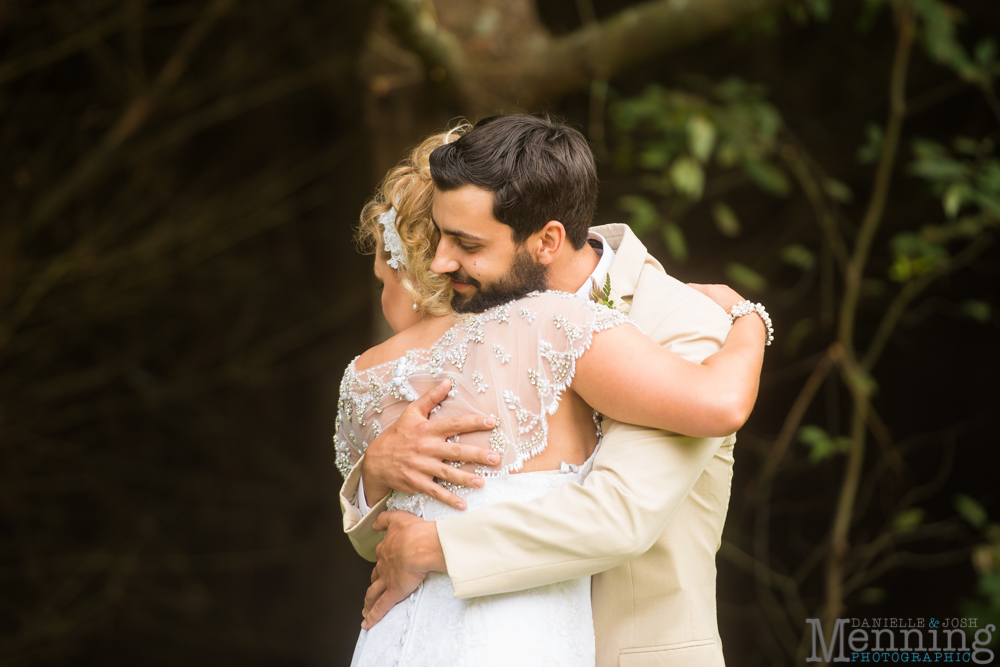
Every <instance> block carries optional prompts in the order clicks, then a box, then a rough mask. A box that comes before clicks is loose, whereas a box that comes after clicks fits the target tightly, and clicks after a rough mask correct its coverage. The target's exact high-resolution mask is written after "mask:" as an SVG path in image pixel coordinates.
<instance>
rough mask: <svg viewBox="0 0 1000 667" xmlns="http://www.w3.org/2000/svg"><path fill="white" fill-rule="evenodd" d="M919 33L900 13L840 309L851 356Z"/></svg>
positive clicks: (907, 15)
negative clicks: (885, 109)
mask: <svg viewBox="0 0 1000 667" xmlns="http://www.w3.org/2000/svg"><path fill="white" fill-rule="evenodd" d="M915 30H916V19H915V17H914V16H913V14H912V13H911V12H910V11H909V10H906V9H901V10H900V12H899V37H898V39H897V42H896V55H895V57H894V59H893V63H892V77H891V81H890V87H889V120H888V122H887V123H886V130H885V139H884V140H883V142H882V150H881V152H880V153H879V161H878V167H877V168H876V170H875V182H874V186H873V188H872V196H871V199H870V200H869V202H868V209H867V210H866V211H865V217H864V219H863V220H862V222H861V229H860V231H859V232H858V240H857V243H856V244H855V246H854V253H853V254H852V256H851V263H850V264H849V265H848V268H847V274H846V276H845V280H844V283H845V285H844V287H845V289H844V300H843V302H842V303H841V308H840V331H839V338H840V343H841V344H842V345H843V346H844V348H845V350H846V351H847V353H848V354H849V355H851V356H853V354H854V319H855V316H856V314H857V313H856V311H857V305H858V298H859V297H860V295H861V281H862V279H863V278H864V271H865V266H866V265H867V263H868V255H869V253H870V252H871V245H872V241H874V240H875V233H876V232H877V231H878V227H879V224H880V223H881V222H882V214H883V212H884V211H885V203H886V200H887V199H888V197H889V186H890V184H891V181H892V171H893V167H894V165H895V164H896V154H897V153H898V150H899V138H900V134H901V133H902V130H903V120H904V118H905V117H906V75H907V71H908V69H909V66H910V53H911V52H912V50H913V37H914V32H915Z"/></svg>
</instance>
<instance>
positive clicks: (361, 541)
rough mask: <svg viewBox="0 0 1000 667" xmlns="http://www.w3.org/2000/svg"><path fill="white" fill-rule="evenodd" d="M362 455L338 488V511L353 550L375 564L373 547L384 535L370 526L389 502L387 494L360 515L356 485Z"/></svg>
mask: <svg viewBox="0 0 1000 667" xmlns="http://www.w3.org/2000/svg"><path fill="white" fill-rule="evenodd" d="M364 460H365V457H364V455H362V456H361V458H360V459H359V460H358V462H357V463H356V464H355V465H354V467H353V468H352V469H351V472H350V474H349V475H348V476H347V477H346V478H345V479H344V484H343V486H341V487H340V510H341V512H343V515H344V532H345V533H347V537H349V538H350V540H351V544H353V545H354V550H355V551H357V552H358V555H360V556H361V557H362V558H364V559H365V560H369V561H371V562H373V563H374V562H375V560H376V558H375V547H376V546H378V543H379V542H381V541H382V538H383V537H385V533H379V532H376V531H375V529H374V528H372V526H373V525H374V524H375V520H376V519H377V518H378V515H379V514H381V513H382V512H384V511H385V509H386V503H387V502H388V501H389V494H386V495H385V496H383V497H382V498H381V499H380V500H379V501H378V502H377V503H375V504H374V505H373V506H372V507H371V509H370V510H368V513H367V514H365V515H364V516H362V515H361V510H360V509H359V508H358V501H357V497H358V485H359V483H360V480H361V464H362V463H363V462H364Z"/></svg>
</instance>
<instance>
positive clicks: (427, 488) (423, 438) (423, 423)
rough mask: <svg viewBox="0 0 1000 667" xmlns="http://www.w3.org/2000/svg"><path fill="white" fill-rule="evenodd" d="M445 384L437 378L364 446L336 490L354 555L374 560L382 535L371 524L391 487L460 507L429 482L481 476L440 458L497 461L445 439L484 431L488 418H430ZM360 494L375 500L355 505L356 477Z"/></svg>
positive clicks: (467, 481) (475, 482)
mask: <svg viewBox="0 0 1000 667" xmlns="http://www.w3.org/2000/svg"><path fill="white" fill-rule="evenodd" d="M450 388H451V384H450V383H449V382H442V383H440V384H439V385H438V386H437V387H435V388H433V389H431V390H430V391H428V392H427V393H425V394H424V395H423V396H421V397H420V398H418V399H417V400H415V401H413V402H412V403H410V405H408V406H407V407H406V409H405V410H403V413H402V414H401V415H400V417H399V419H397V420H396V422H395V423H394V424H393V425H392V426H390V427H389V428H388V429H386V431H385V432H384V433H382V434H381V435H380V436H379V437H377V438H375V440H373V441H372V442H371V444H369V445H368V447H367V449H366V450H365V453H364V455H363V456H362V457H361V458H360V459H359V460H358V462H357V463H356V464H355V465H354V468H353V469H352V470H351V472H350V474H349V475H348V476H347V479H345V480H344V484H343V486H341V489H340V507H341V510H342V511H343V514H344V532H346V533H347V535H348V537H349V538H350V540H351V544H353V545H354V549H355V550H356V551H357V552H358V554H359V555H360V556H361V557H362V558H365V559H366V560H370V561H374V560H375V546H376V545H377V544H378V543H379V541H381V539H382V534H381V533H380V532H378V531H376V530H374V528H373V524H374V523H375V520H376V519H377V518H378V515H379V514H381V513H382V512H383V511H384V510H385V509H386V502H387V501H388V497H389V490H390V489H397V490H399V491H405V492H407V493H416V492H422V493H426V494H428V495H429V496H432V497H433V498H436V499H437V500H440V501H441V502H443V503H447V504H448V505H451V506H452V507H455V508H456V509H465V501H464V500H462V499H461V498H460V497H459V496H457V495H455V494H454V493H451V492H450V491H448V490H447V489H445V488H444V487H443V486H441V485H440V484H438V483H436V482H435V481H434V478H435V477H438V478H440V479H444V480H447V481H449V482H453V483H455V484H459V485H462V486H474V487H481V486H482V485H483V483H484V481H483V479H482V477H480V476H479V475H475V474H473V473H469V472H466V471H464V470H460V469H458V468H455V467H452V466H450V465H448V464H446V463H444V461H445V460H446V459H447V460H450V461H466V462H471V463H479V464H482V465H495V464H497V463H499V462H500V457H499V455H498V454H496V453H494V452H491V451H490V450H487V449H483V448H481V447H474V446H471V445H460V444H458V443H454V442H447V441H446V438H449V437H451V436H453V435H457V434H460V433H469V432H472V431H480V430H487V429H490V428H492V427H493V418H492V417H490V416H488V415H487V416H486V417H483V416H482V415H464V416H459V417H448V418H444V419H430V414H431V410H433V409H434V407H435V406H436V405H438V404H439V403H440V402H441V401H443V400H444V399H445V397H446V396H447V395H448V391H449V389H450ZM362 476H363V477H364V484H365V487H364V490H365V496H366V497H368V498H380V500H379V501H378V502H377V503H376V504H375V506H374V507H372V508H371V509H370V510H369V511H368V512H367V513H363V512H362V511H361V508H360V506H359V503H358V496H359V495H360V490H361V479H362Z"/></svg>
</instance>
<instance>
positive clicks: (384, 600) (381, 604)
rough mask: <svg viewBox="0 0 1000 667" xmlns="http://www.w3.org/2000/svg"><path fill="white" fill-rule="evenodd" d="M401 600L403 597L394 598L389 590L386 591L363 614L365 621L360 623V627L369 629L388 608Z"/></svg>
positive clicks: (380, 618) (379, 619)
mask: <svg viewBox="0 0 1000 667" xmlns="http://www.w3.org/2000/svg"><path fill="white" fill-rule="evenodd" d="M366 597H367V596H366ZM404 597H405V596H404ZM402 600H403V598H399V599H395V596H393V595H391V594H390V592H389V591H386V592H385V593H383V594H382V595H381V596H380V597H379V598H378V599H377V600H376V601H375V604H373V605H372V607H371V611H369V612H368V613H367V614H366V615H365V621H364V623H362V624H361V627H362V628H364V629H365V630H370V629H371V627H372V626H373V625H375V624H376V623H378V622H379V621H381V620H382V617H383V616H385V615H386V613H388V611H389V610H390V609H392V608H393V607H395V606H396V604H397V603H398V602H401V601H402Z"/></svg>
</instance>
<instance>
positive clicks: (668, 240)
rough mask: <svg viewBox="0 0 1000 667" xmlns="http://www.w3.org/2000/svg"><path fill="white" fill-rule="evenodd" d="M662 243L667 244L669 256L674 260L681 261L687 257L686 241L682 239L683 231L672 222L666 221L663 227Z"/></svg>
mask: <svg viewBox="0 0 1000 667" xmlns="http://www.w3.org/2000/svg"><path fill="white" fill-rule="evenodd" d="M663 243H664V245H666V246H667V251H668V252H669V253H670V257H671V258H673V260H674V261H675V262H683V261H685V260H686V259H687V242H686V241H685V240H684V232H683V231H681V228H680V227H678V226H677V225H676V224H674V223H673V222H667V224H666V226H664V227H663Z"/></svg>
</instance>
